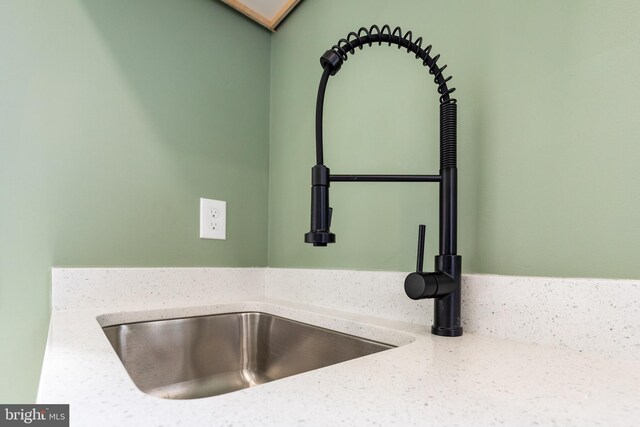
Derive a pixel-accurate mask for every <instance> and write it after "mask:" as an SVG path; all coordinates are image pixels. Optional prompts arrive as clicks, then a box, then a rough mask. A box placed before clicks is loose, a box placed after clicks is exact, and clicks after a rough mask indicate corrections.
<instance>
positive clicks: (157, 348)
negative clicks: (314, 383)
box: [103, 312, 393, 399]
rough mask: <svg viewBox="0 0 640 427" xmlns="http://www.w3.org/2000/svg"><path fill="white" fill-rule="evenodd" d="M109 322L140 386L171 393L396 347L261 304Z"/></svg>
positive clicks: (198, 391)
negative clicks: (251, 308)
mask: <svg viewBox="0 0 640 427" xmlns="http://www.w3.org/2000/svg"><path fill="white" fill-rule="evenodd" d="M103 330H104V332H105V334H106V335H107V338H108V339H109V341H110V342H111V345H112V346H113V348H114V349H115V351H116V353H117V354H118V356H119V357H120V360H121V361H122V364H123V365H124V367H125V368H126V370H127V372H128V373H129V375H130V376H131V379H132V380H133V382H134V383H135V384H136V385H137V386H138V388H139V389H140V390H142V391H144V392H146V393H148V394H151V395H154V396H158V397H164V398H167V399H195V398H199V397H207V396H216V395H219V394H224V393H229V392H231V391H236V390H240V389H243V388H247V387H252V386H256V385H259V384H263V383H266V382H269V381H274V380H277V379H280V378H285V377H288V376H291V375H295V374H300V373H302V372H307V371H311V370H314V369H319V368H322V367H325V366H329V365H333V364H336V363H340V362H344V361H347V360H351V359H355V358H357V357H362V356H366V355H368V354H372V353H377V352H379V351H383V350H388V349H390V348H393V346H391V345H387V344H382V343H379V342H374V341H370V340H366V339H363V338H358V337H355V336H352V335H347V334H343V333H340V332H335V331H331V330H328V329H323V328H319V327H316V326H312V325H307V324H305V323H300V322H296V321H293V320H289V319H284V318H282V317H278V316H273V315H270V314H265V313H258V312H246V313H230V314H218V315H211V316H201V317H189V318H182V319H171V320H156V321H149V322H138V323H128V324H122V325H114V326H107V327H104V328H103Z"/></svg>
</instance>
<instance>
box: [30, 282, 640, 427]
mask: <svg viewBox="0 0 640 427" xmlns="http://www.w3.org/2000/svg"><path fill="white" fill-rule="evenodd" d="M54 282H55V280H54ZM196 285H198V286H200V285H199V284H196ZM147 291H148V289H145V290H144V292H142V293H143V294H146V293H147ZM182 291H184V288H183V289H182ZM254 291H255V290H254ZM254 291H252V292H254ZM194 292H196V291H195V290H194V289H191V290H190V294H193V293H194ZM55 293H56V289H55V287H54V307H55V304H56V295H55ZM254 294H257V297H255V298H249V297H248V296H247V295H245V294H242V292H240V293H237V292H235V291H233V290H230V289H226V290H225V289H222V290H220V291H219V292H218V293H217V294H216V293H215V292H214V293H211V292H208V293H207V297H206V298H205V297H204V296H203V295H201V297H202V298H199V296H198V295H190V298H194V299H193V301H198V300H200V301H202V302H203V304H206V305H197V304H194V303H193V302H191V303H189V304H187V302H188V301H186V300H179V299H177V300H176V301H175V302H174V303H171V302H170V301H167V300H162V303H159V301H160V300H157V301H155V300H154V301H151V302H150V301H149V300H148V298H146V300H147V302H145V298H143V297H142V294H141V295H139V296H140V298H139V299H135V298H131V299H130V301H129V303H128V304H127V305H126V306H125V305H123V304H120V305H118V306H114V307H109V304H108V301H107V302H103V303H98V302H96V300H94V305H93V308H87V307H89V305H83V304H81V303H78V304H77V305H76V306H74V307H71V306H69V307H65V309H64V310H54V311H53V314H52V317H51V325H50V330H49V338H48V343H47V348H46V354H45V359H44V363H43V369H42V377H41V382H40V388H39V392H38V399H37V400H38V403H44V404H54V403H69V404H70V405H71V406H70V419H71V425H74V426H114V425H118V426H204V425H212V426H231V425H232V426H244V425H246V426H262V425H273V426H283V425H284V426H288V425H305V426H334V425H346V426H355V425H384V426H386V425H399V426H412V425H415V426H430V425H433V426H455V425H461V426H469V425H474V426H483V425H514V426H521V425H563V426H566V425H576V426H585V425H603V426H614V425H629V426H631V425H638V423H640V362H638V361H637V360H624V359H612V358H605V357H603V356H601V355H593V354H585V353H581V352H579V351H575V350H571V349H558V348H554V347H550V346H545V345H537V344H527V343H521V342H516V341H512V340H508V339H501V338H495V337H489V336H483V335H476V334H469V333H466V334H465V335H464V336H462V337H460V338H444V337H437V336H433V335H431V334H430V332H429V328H428V326H425V325H418V324H412V323H406V322H401V321H397V320H385V319H382V318H381V317H380V316H376V317H373V316H368V315H363V314H360V313H358V314H356V313H347V312H344V311H336V310H331V309H327V308H319V307H312V306H309V305H300V304H296V303H293V302H286V301H276V300H272V299H268V298H265V296H264V295H260V292H259V291H255V292H254ZM216 298H217V299H219V300H220V301H221V303H220V304H215V303H212V299H213V300H215V299H216ZM232 300H234V301H232ZM85 302H86V301H85ZM110 308H111V309H110ZM245 310H246V311H262V312H266V313H270V314H274V315H278V316H282V317H287V318H290V319H294V320H298V321H302V322H305V323H310V324H314V325H318V326H321V327H326V328H330V329H334V330H338V331H340V332H345V333H349V334H353V335H357V336H361V337H364V338H368V339H373V340H376V341H382V342H387V343H389V344H394V345H398V347H397V348H394V349H391V350H388V351H383V352H380V353H376V354H373V355H369V356H366V357H362V358H359V359H354V360H351V361H348V362H344V363H340V364H337V365H333V366H329V367H326V368H322V369H318V370H315V371H310V372H307V373H304V374H300V375H295V376H292V377H288V378H284V379H281V380H277V381H273V382H271V383H267V384H263V385H260V386H257V387H253V388H250V389H245V390H241V391H237V392H233V393H228V394H224V395H221V396H215V397H209V398H202V399H192V400H168V399H161V398H157V397H153V396H150V395H147V394H145V393H143V392H141V391H139V390H138V389H137V388H136V386H135V385H134V383H133V382H132V380H131V379H130V378H129V376H128V374H127V373H126V371H125V369H124V367H123V366H122V364H121V362H120V360H119V359H118V357H117V355H116V353H115V352H114V351H113V349H112V348H111V345H110V343H109V341H108V340H107V338H106V336H105V335H104V333H103V332H102V329H101V325H102V326H106V325H110V324H117V323H122V322H131V321H140V320H153V319H161V318H175V317H185V316H196V315H204V314H215V313H224V312H236V311H245ZM382 314H383V313H379V315H382Z"/></svg>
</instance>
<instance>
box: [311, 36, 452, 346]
mask: <svg viewBox="0 0 640 427" xmlns="http://www.w3.org/2000/svg"><path fill="white" fill-rule="evenodd" d="M374 43H376V44H378V45H381V44H383V43H385V44H388V45H389V46H391V44H395V45H397V46H398V49H400V48H405V49H406V51H407V52H411V53H414V54H415V57H416V58H417V59H421V60H422V65H423V66H425V67H427V69H428V70H429V73H430V74H431V75H433V77H434V82H435V83H436V84H437V85H438V93H439V94H440V174H439V175H332V174H331V173H330V171H329V168H327V167H326V166H325V165H324V159H323V150H322V113H323V104H324V94H325V90H326V87H327V82H328V80H329V76H333V75H335V74H336V73H337V72H338V71H339V70H340V67H341V66H342V64H343V63H344V61H346V60H347V58H348V55H349V54H351V55H353V54H355V52H356V49H360V50H362V48H363V47H364V46H372V45H373V44H374ZM430 53H431V45H428V46H427V47H425V48H424V49H423V48H422V37H419V38H417V39H416V40H415V41H413V34H412V32H411V31H408V32H406V33H405V34H404V35H403V34H402V30H401V29H400V27H396V28H394V29H393V30H391V27H389V26H388V25H384V26H383V27H382V28H379V27H378V26H377V25H373V26H371V27H370V28H369V29H367V28H364V27H363V28H360V29H359V30H358V32H357V33H356V32H351V33H349V34H348V35H347V37H346V38H345V39H340V40H339V41H338V43H337V44H336V45H334V46H333V47H332V48H331V49H329V50H328V51H326V52H325V53H324V55H322V57H321V58H320V65H321V66H322V68H323V72H322V77H321V78H320V86H319V88H318V97H317V100H316V165H315V166H314V167H313V168H312V169H311V231H309V232H308V233H306V234H305V236H304V241H305V242H306V243H312V244H313V246H327V244H328V243H335V241H336V236H335V234H333V233H331V232H330V227H331V215H332V212H333V209H332V208H331V207H329V184H330V183H331V182H383V181H384V182H437V183H439V184H440V254H439V255H437V256H436V257H435V271H434V272H429V273H425V272H423V271H422V263H423V257H424V235H425V227H424V225H420V227H419V232H418V260H417V265H416V272H415V273H410V274H409V275H408V276H407V278H406V279H405V282H404V289H405V292H406V294H407V296H409V298H411V299H414V300H417V299H423V298H433V299H434V303H435V305H434V320H433V326H431V332H432V333H433V334H435V335H440V336H446V337H457V336H460V335H462V326H461V325H460V300H461V266H462V257H461V256H459V255H457V254H456V251H457V248H456V240H457V230H456V229H457V153H456V151H457V147H456V145H457V142H456V128H457V123H456V121H457V110H456V108H457V106H456V100H455V99H454V98H451V97H450V96H449V95H450V94H451V93H452V92H454V91H455V88H449V87H447V82H449V80H451V77H447V78H445V77H444V75H443V71H444V69H445V68H446V67H447V66H446V65H445V66H443V67H440V66H438V65H437V61H438V59H439V58H440V55H436V56H434V57H431V56H430Z"/></svg>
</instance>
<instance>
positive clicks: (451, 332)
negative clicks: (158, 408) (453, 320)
mask: <svg viewBox="0 0 640 427" xmlns="http://www.w3.org/2000/svg"><path fill="white" fill-rule="evenodd" d="M431 333H432V334H433V335H439V336H441V337H459V336H462V326H454V327H453V328H441V327H438V326H431Z"/></svg>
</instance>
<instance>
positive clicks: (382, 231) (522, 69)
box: [269, 0, 640, 278]
mask: <svg viewBox="0 0 640 427" xmlns="http://www.w3.org/2000/svg"><path fill="white" fill-rule="evenodd" d="M638 22H640V3H638V2H636V1H633V0H630V1H614V2H601V1H597V0H593V1H566V2H558V1H555V0H547V1H535V2H534V1H512V0H490V1H446V2H443V1H431V0H430V1H427V0H403V1H394V2H389V1H383V0H351V1H347V2H344V1H338V0H323V1H306V2H302V4H301V5H300V7H299V8H298V9H297V10H296V11H295V14H294V16H293V17H292V18H290V19H289V20H288V21H287V22H285V25H283V27H282V28H281V30H279V31H278V32H277V33H276V34H274V36H273V38H272V46H271V52H272V59H271V60H272V70H271V137H270V169H269V173H270V212H269V218H270V220H269V265H270V266H274V267H319V268H363V269H379V270H404V271H407V270H411V269H412V268H414V262H415V245H416V243H415V242H416V234H417V225H418V224H419V223H421V222H425V223H426V224H427V227H428V229H427V238H428V239H429V247H428V250H427V254H429V255H428V256H429V259H430V258H431V255H433V254H434V253H435V251H436V250H437V245H436V239H437V190H436V188H435V186H434V185H433V184H368V183H357V184H355V183H334V184H333V185H332V187H331V199H332V201H331V204H332V206H333V207H334V214H333V227H332V230H333V231H334V232H335V233H336V236H337V241H338V243H337V244H335V245H330V246H329V247H327V248H313V247H311V246H308V245H305V244H304V243H302V241H303V239H302V236H303V233H304V232H305V231H307V230H308V227H309V219H308V218H309V197H310V196H309V186H310V177H309V171H310V168H311V166H312V165H313V164H314V163H315V160H314V148H313V144H314V111H315V95H316V90H317V85H318V81H319V79H320V75H321V68H320V66H319V63H318V58H319V57H320V55H321V54H322V53H323V52H324V51H325V50H326V49H328V48H329V47H331V46H332V45H333V44H334V43H336V42H337V41H338V39H339V38H341V37H344V36H346V34H347V33H348V32H349V31H352V30H357V29H358V28H359V27H360V26H363V25H366V26H369V25H371V24H373V23H377V24H378V25H382V24H384V23H389V24H391V25H400V26H401V27H402V28H404V29H411V30H413V31H414V33H415V34H416V35H422V36H423V37H424V38H425V39H426V40H428V41H429V42H430V43H432V44H433V46H434V52H435V53H440V54H441V55H442V56H441V60H440V63H441V64H449V68H448V69H447V72H450V74H451V75H453V77H454V78H453V81H452V82H453V86H455V87H456V88H457V89H458V91H457V92H456V97H457V99H458V100H459V107H458V121H459V129H458V135H459V168H460V172H459V173H460V197H459V207H460V213H459V225H460V227H459V252H460V253H461V254H462V255H463V257H464V258H463V259H464V271H465V272H468V273H469V272H475V273H498V274H517V275H536V276H579V277H611V278H639V277H640V263H639V262H638V261H637V254H638V249H639V246H640V220H639V216H638V215H639V214H638V213H639V212H640V197H639V196H638V194H640V192H639V191H638V188H640V168H639V167H638V163H639V161H640V143H638V141H639V140H640V126H639V125H638V117H637V116H638V111H640V97H638V96H636V94H637V93H639V90H640V72H639V71H640V57H639V56H638V52H640V33H639V32H638V30H637V23H638ZM437 120H438V110H437V95H436V86H435V85H434V84H433V80H432V78H430V76H428V75H427V73H426V71H425V69H424V68H422V67H421V66H420V64H419V63H418V61H416V60H415V59H414V58H412V57H411V56H410V55H408V54H406V53H404V52H402V51H398V50H397V49H395V48H388V47H377V46H376V47H371V48H366V50H363V51H362V52H357V53H356V54H355V56H353V57H351V58H350V59H349V60H348V62H347V63H346V64H345V65H344V66H343V67H342V70H341V71H340V72H339V73H338V74H337V75H336V76H334V77H332V78H331V79H330V80H329V85H328V89H327V95H326V100H325V163H326V164H327V166H329V167H330V168H331V170H332V172H333V173H437V168H438V160H437V156H438V148H437V140H438V125H437ZM427 262H428V263H430V261H427Z"/></svg>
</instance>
